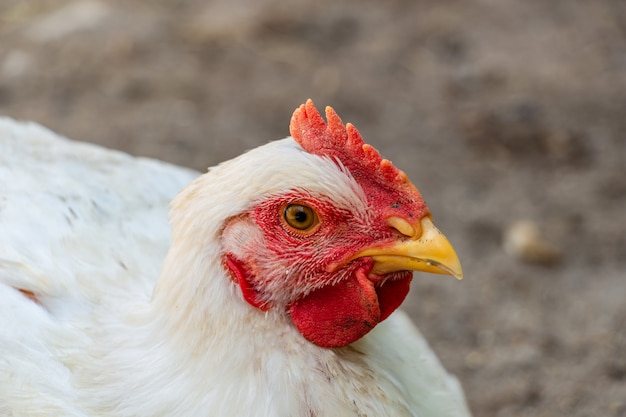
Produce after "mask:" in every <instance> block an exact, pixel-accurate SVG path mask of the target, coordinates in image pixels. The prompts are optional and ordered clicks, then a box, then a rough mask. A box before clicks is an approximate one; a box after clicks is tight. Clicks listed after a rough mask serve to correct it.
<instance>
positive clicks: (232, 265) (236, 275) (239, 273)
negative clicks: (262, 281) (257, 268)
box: [222, 253, 272, 311]
mask: <svg viewBox="0 0 626 417" xmlns="http://www.w3.org/2000/svg"><path fill="white" fill-rule="evenodd" d="M222 260H223V264H224V268H226V271H228V272H229V274H230V276H231V279H232V280H233V281H235V282H237V283H238V284H239V288H241V295H242V296H243V298H244V300H246V301H247V302H248V303H249V304H250V305H251V306H253V307H256V308H258V309H259V310H261V311H267V310H269V309H270V308H271V307H272V306H271V305H270V303H268V302H267V301H262V299H263V297H262V296H261V293H259V291H257V290H256V289H255V288H254V287H253V286H252V284H251V281H252V280H251V277H252V276H253V272H252V270H251V269H250V268H249V267H248V266H247V265H246V264H245V263H244V262H243V261H241V260H239V259H237V258H235V257H234V256H233V255H232V254H229V253H227V254H225V255H224V256H223V258H222Z"/></svg>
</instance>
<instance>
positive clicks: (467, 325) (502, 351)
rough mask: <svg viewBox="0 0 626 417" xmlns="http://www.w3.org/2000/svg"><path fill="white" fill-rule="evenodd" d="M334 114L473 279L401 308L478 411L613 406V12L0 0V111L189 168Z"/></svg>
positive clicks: (506, 3)
mask: <svg viewBox="0 0 626 417" xmlns="http://www.w3.org/2000/svg"><path fill="white" fill-rule="evenodd" d="M309 97H311V98H312V99H313V100H314V101H315V103H316V104H317V106H318V108H323V106H325V105H332V106H333V107H334V108H335V109H336V110H337V112H338V113H339V114H340V115H341V116H342V118H343V120H344V121H350V122H352V123H354V124H355V125H356V126H357V127H358V128H359V129H360V131H361V133H362V134H363V136H364V137H365V139H366V141H368V142H369V143H371V144H372V145H374V146H376V147H377V148H378V149H379V150H380V151H381V153H382V154H383V155H384V156H386V157H387V158H389V159H391V160H392V161H394V163H395V164H396V165H397V166H398V167H400V168H401V169H403V170H405V171H406V172H407V174H408V175H409V177H410V178H411V179H412V180H413V181H414V183H415V184H416V185H417V186H418V187H419V189H420V190H421V192H422V194H423V195H424V196H425V198H426V200H427V202H428V204H429V206H430V208H431V210H432V212H433V215H434V218H435V220H436V223H437V225H438V226H439V228H440V229H441V230H443V231H444V232H445V234H446V235H447V236H448V238H449V239H450V240H451V241H452V243H453V244H454V245H455V247H456V249H457V251H458V253H459V255H460V257H461V260H462V262H463V266H464V270H465V276H466V278H465V279H464V280H463V281H461V282H456V281H455V280H454V279H452V278H449V277H440V276H431V275H425V274H424V275H416V277H415V279H414V284H413V289H412V291H411V295H410V298H409V300H408V301H407V303H406V304H405V305H406V307H405V308H406V309H408V310H409V312H410V313H411V315H412V317H413V318H414V320H415V322H416V323H417V325H418V326H419V327H420V329H421V330H422V332H423V333H424V334H425V336H426V338H427V339H428V340H429V341H430V343H431V344H432V346H433V348H434V349H435V350H436V351H437V353H438V354H439V356H440V357H441V359H442V361H443V362H444V364H445V366H446V367H447V368H448V369H449V370H450V371H451V372H453V373H455V374H456V375H458V376H459V378H460V379H461V381H462V383H463V385H464V387H465V390H466V393H467V397H468V400H469V403H470V406H471V408H472V410H473V412H474V414H475V415H476V416H477V417H478V416H481V417H483V416H484V417H491V416H494V417H495V416H542V417H543V416H546V417H547V416H559V415H567V416H570V417H578V416H626V301H625V299H626V2H624V1H623V0H596V1H593V2H592V1H577V0H553V1H521V0H518V1H516V0H464V1H461V0H456V1H455V0H437V1H436V0H420V1H409V0H392V1H387V2H380V1H368V0H365V1H355V0H353V1H343V2H337V1H331V0H318V1H315V2H313V1H290V2H287V1H277V0H249V1H234V0H204V1H200V0H180V1H176V0H171V1H165V0H156V1H140V0H123V1H122V0H117V1H115V0H112V1H104V0H75V1H63V2H60V1H53V0H29V1H27V2H26V1H19V0H3V1H2V2H1V3H0V114H3V115H8V116H11V117H14V118H17V119H24V120H34V121H37V122H39V123H41V124H43V125H45V126H48V127H49V128H51V129H53V130H55V131H56V132H58V133H60V134H63V135H65V136H67V137H70V138H73V139H77V140H82V141H89V142H95V143H98V144H101V145H104V146H108V147H113V148H117V149H121V150H124V151H127V152H130V153H132V154H134V155H142V156H149V157H155V158H159V159H163V160H166V161H170V162H173V163H176V164H181V165H185V166H188V167H192V168H195V169H198V170H202V171H203V170H205V169H206V168H207V167H208V166H211V165H214V164H216V163H218V162H220V161H222V160H224V159H228V158H231V157H234V156H236V155H238V154H240V153H241V152H243V151H245V150H247V149H250V148H253V147H255V146H258V145H260V144H263V143H266V142H267V141H270V140H274V139H278V138H282V137H285V136H287V135H288V123H289V119H290V117H291V113H292V111H293V110H294V108H295V107H296V106H298V105H299V104H300V103H303V102H304V101H305V100H306V99H307V98H309Z"/></svg>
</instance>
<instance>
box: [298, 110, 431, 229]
mask: <svg viewBox="0 0 626 417" xmlns="http://www.w3.org/2000/svg"><path fill="white" fill-rule="evenodd" d="M326 119H327V120H328V122H327V123H326V122H324V119H323V118H322V116H321V115H320V113H319V112H318V111H317V109H316V108H315V105H314V104H313V101H312V100H311V99H309V100H307V102H306V103H305V104H303V105H301V106H300V107H298V108H297V109H296V110H295V111H294V113H293V116H292V117H291V123H290V125H289V131H290V132H291V136H292V137H293V138H294V139H295V140H296V142H298V144H300V146H302V148H304V150H305V151H306V152H308V153H311V154H315V155H319V156H326V157H330V158H332V159H334V160H335V161H339V162H340V163H341V164H342V165H343V166H345V167H346V168H347V169H348V170H349V171H350V173H351V174H352V176H353V177H354V178H355V179H357V181H359V182H360V183H361V184H362V185H364V183H366V184H367V186H366V188H367V189H368V191H372V189H378V190H380V188H381V187H383V188H384V189H386V190H387V192H385V193H381V192H379V191H374V192H373V193H369V192H368V194H370V195H372V197H375V198H376V199H377V200H379V202H380V203H383V201H382V200H386V202H387V203H389V205H390V207H392V208H393V209H394V211H396V212H402V214H404V215H405V216H408V217H409V218H413V217H414V216H417V218H418V219H419V218H421V217H422V216H423V215H424V214H426V213H428V209H427V208H426V204H425V203H424V200H423V199H422V196H421V195H420V193H419V191H417V189H416V188H415V186H414V185H413V184H412V183H411V182H410V181H409V179H408V178H407V176H406V174H405V173H404V172H402V171H401V170H399V169H398V168H396V167H395V166H393V164H392V163H391V161H389V160H387V159H383V158H382V157H381V156H380V154H379V153H378V151H377V150H376V149H374V147H373V146H371V145H368V144H366V143H364V142H363V138H362V137H361V134H360V133H359V131H358V130H357V129H356V127H354V126H353V125H352V124H350V123H348V124H346V125H345V126H344V125H343V122H342V121H341V119H340V118H339V116H338V115H337V113H336V112H335V110H333V108H332V107H330V106H328V107H326ZM374 184H378V186H375V187H374ZM391 200H393V201H391ZM385 211H388V210H385ZM399 214H400V213H399Z"/></svg>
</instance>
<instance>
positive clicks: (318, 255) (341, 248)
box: [223, 192, 412, 347]
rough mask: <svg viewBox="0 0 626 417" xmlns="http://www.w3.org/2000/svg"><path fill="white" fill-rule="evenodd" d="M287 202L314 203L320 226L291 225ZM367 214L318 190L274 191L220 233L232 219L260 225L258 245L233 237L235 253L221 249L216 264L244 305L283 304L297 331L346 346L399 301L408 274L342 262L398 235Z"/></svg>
mask: <svg viewBox="0 0 626 417" xmlns="http://www.w3.org/2000/svg"><path fill="white" fill-rule="evenodd" d="M292 203H297V204H303V205H307V206H309V207H311V208H313V209H314V210H315V211H316V212H317V215H318V217H319V220H320V223H319V226H318V227H316V228H315V229H314V230H313V231H312V232H310V233H302V232H298V231H295V230H293V229H292V228H290V227H289V226H288V225H287V224H286V223H285V221H284V220H283V218H282V216H283V212H284V207H285V206H286V205H287V204H292ZM369 217H370V218H369V219H363V218H360V217H359V216H358V215H355V214H353V213H351V212H350V211H348V210H346V209H339V208H337V207H335V206H334V205H333V204H332V202H331V201H330V200H328V199H326V198H324V197H322V196H312V195H309V194H306V193H301V192H293V193H289V194H288V195H283V196H277V197H273V198H271V199H269V200H267V201H264V202H261V203H259V204H258V205H257V206H255V207H254V208H253V209H252V210H250V211H249V212H248V213H246V215H244V216H240V217H237V218H234V219H232V220H231V223H229V225H227V227H226V228H225V230H224V234H223V237H224V238H226V239H232V238H233V237H234V236H232V235H233V234H235V233H240V231H241V230H242V229H241V226H242V225H241V224H237V223H239V222H243V223H244V224H245V225H244V226H243V227H245V228H257V230H258V231H260V233H261V235H262V245H259V241H258V240H254V241H252V240H251V241H249V242H243V241H244V240H245V239H239V242H240V243H241V242H243V243H241V244H240V245H239V246H238V247H237V253H233V252H226V253H225V254H224V255H223V263H224V266H225V267H226V269H227V270H228V271H230V274H231V277H232V279H233V280H234V281H236V282H237V283H238V284H239V286H240V288H241V290H242V295H243V297H244V299H245V300H246V301H247V302H248V303H249V304H250V305H251V306H253V307H256V308H259V309H261V310H264V311H265V310H268V309H273V308H279V309H284V310H285V311H287V312H288V314H289V315H290V316H291V319H292V320H293V323H294V325H295V326H296V328H297V329H298V330H299V331H300V333H301V334H302V335H303V336H304V337H305V338H306V339H307V340H309V341H310V342H312V343H314V344H316V345H318V346H321V347H342V346H346V345H348V344H350V343H352V342H354V341H356V340H358V339H360V338H361V337H363V336H364V335H365V334H367V333H368V332H369V331H370V330H372V329H373V328H374V326H376V325H377V324H378V323H379V322H381V321H382V320H384V319H385V318H387V317H388V316H389V315H390V314H391V313H392V312H393V311H394V310H395V309H396V308H397V307H398V306H399V305H400V304H401V303H402V301H403V300H404V298H405V297H406V295H407V293H408V291H409V285H410V282H411V279H412V272H410V271H401V272H395V273H392V274H387V275H385V276H375V275H372V274H370V271H371V269H372V267H373V261H372V259H371V258H357V259H355V260H353V261H351V262H347V263H346V260H347V259H350V258H351V257H352V256H353V255H354V254H356V253H358V252H359V251H361V250H363V249H364V248H366V247H370V246H373V245H376V246H381V245H384V244H385V243H388V244H392V243H393V242H395V241H397V239H398V238H399V236H398V233H397V232H396V231H395V230H394V229H392V228H390V227H389V226H387V225H386V223H385V221H384V218H376V217H374V218H371V217H373V216H372V215H371V213H370V215H369ZM259 246H262V247H261V248H260V247H259ZM332 265H338V266H337V267H331V266H332ZM333 268H334V269H333Z"/></svg>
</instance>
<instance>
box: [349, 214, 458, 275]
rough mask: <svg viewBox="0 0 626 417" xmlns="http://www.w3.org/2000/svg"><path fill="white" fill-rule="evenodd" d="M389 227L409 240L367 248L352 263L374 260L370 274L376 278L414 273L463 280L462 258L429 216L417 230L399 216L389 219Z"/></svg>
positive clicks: (422, 220) (423, 219)
mask: <svg viewBox="0 0 626 417" xmlns="http://www.w3.org/2000/svg"><path fill="white" fill-rule="evenodd" d="M387 224H388V225H389V226H391V227H392V228H394V229H396V230H397V231H399V232H400V233H401V234H402V235H404V236H406V239H400V240H397V241H395V242H393V243H391V244H385V245H381V246H376V247H369V248H366V249H364V250H362V251H361V252H359V253H358V254H356V256H354V257H353V258H352V259H355V258H360V257H364V256H367V257H370V258H372V259H373V260H374V267H373V269H372V271H371V272H372V273H374V274H376V275H384V274H388V273H390V272H395V271H408V270H412V271H423V272H432V273H435V274H445V275H452V276H454V277H456V278H457V279H462V278H463V270H462V269H461V262H460V261H459V257H458V256H457V254H456V252H455V251H454V248H453V247H452V245H451V244H450V242H449V241H448V239H446V237H445V236H444V235H443V233H441V232H440V231H439V229H437V228H436V227H435V225H434V224H433V221H432V219H431V218H430V217H429V216H426V217H424V218H422V219H421V220H420V223H419V227H418V228H417V229H418V230H416V228H415V227H413V226H412V225H411V224H410V223H409V222H408V221H406V220H404V219H402V218H400V217H396V216H394V217H390V218H389V219H387Z"/></svg>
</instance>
